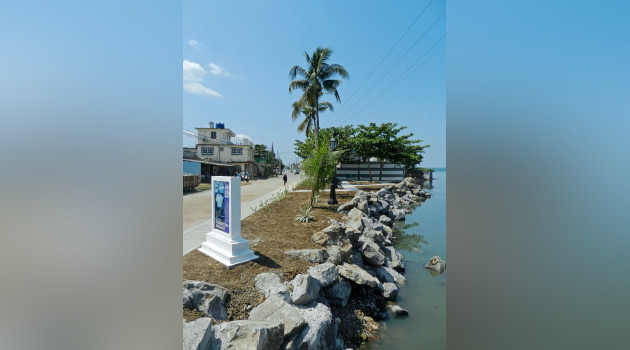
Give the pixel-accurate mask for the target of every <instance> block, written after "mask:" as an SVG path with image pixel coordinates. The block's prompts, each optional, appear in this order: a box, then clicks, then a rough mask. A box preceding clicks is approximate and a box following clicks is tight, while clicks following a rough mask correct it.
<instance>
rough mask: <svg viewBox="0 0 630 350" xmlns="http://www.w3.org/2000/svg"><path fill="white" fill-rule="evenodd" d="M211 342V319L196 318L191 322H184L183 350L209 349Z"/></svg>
mask: <svg viewBox="0 0 630 350" xmlns="http://www.w3.org/2000/svg"><path fill="white" fill-rule="evenodd" d="M211 341H212V319H211V318H209V317H202V318H198V319H196V320H194V321H192V322H186V320H184V347H183V349H184V350H206V349H210V343H211Z"/></svg>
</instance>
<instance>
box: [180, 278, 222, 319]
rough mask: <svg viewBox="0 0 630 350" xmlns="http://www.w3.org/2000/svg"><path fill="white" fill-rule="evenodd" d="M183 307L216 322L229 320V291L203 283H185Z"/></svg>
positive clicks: (190, 281) (189, 281)
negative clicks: (227, 305)
mask: <svg viewBox="0 0 630 350" xmlns="http://www.w3.org/2000/svg"><path fill="white" fill-rule="evenodd" d="M183 285H184V287H183V305H184V306H185V307H186V308H188V309H191V310H197V311H199V312H202V313H203V314H204V315H206V316H208V317H211V318H213V319H215V320H227V317H228V315H227V310H226V308H225V301H226V299H227V295H228V292H227V289H225V288H223V287H221V286H218V285H216V284H210V283H206V282H202V281H192V280H188V281H184V283H183Z"/></svg>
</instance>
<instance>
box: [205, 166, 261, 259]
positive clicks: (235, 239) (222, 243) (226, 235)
mask: <svg viewBox="0 0 630 350" xmlns="http://www.w3.org/2000/svg"><path fill="white" fill-rule="evenodd" d="M211 184H212V186H211V191H212V210H211V212H210V217H211V219H212V231H210V232H208V233H206V241H205V242H204V243H202V244H201V248H199V251H201V252H202V253H204V254H206V255H208V256H210V257H212V258H214V259H215V260H217V261H219V262H221V263H222V264H224V265H226V266H228V267H230V266H234V265H237V264H241V263H244V262H246V261H250V260H254V259H258V256H257V255H256V254H254V252H253V251H252V250H250V249H249V241H248V240H246V239H243V238H241V182H240V178H238V177H232V176H213V177H212V182H211Z"/></svg>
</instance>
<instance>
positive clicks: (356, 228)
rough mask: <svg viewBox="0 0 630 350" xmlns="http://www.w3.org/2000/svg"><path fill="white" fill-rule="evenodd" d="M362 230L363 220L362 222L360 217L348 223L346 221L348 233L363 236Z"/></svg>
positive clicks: (355, 217)
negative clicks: (356, 233)
mask: <svg viewBox="0 0 630 350" xmlns="http://www.w3.org/2000/svg"><path fill="white" fill-rule="evenodd" d="M362 230H363V220H361V216H360V215H355V216H352V217H350V219H349V220H348V221H346V232H358V233H359V234H361V231H362Z"/></svg>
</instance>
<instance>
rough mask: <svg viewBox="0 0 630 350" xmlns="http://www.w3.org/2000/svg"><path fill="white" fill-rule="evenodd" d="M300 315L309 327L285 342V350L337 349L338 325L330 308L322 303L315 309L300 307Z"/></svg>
mask: <svg viewBox="0 0 630 350" xmlns="http://www.w3.org/2000/svg"><path fill="white" fill-rule="evenodd" d="M299 309H300V314H301V315H302V317H304V319H305V320H306V322H307V323H308V325H307V326H306V328H304V330H303V331H302V332H301V333H300V334H298V335H296V336H295V337H293V338H292V339H290V340H288V341H285V344H284V346H283V348H284V349H300V350H302V349H308V350H326V349H335V344H336V339H337V323H336V322H335V320H334V319H333V315H332V312H331V311H330V308H329V307H327V306H326V305H324V304H322V303H317V304H316V305H315V306H313V307H308V308H307V307H300V308H299Z"/></svg>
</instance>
